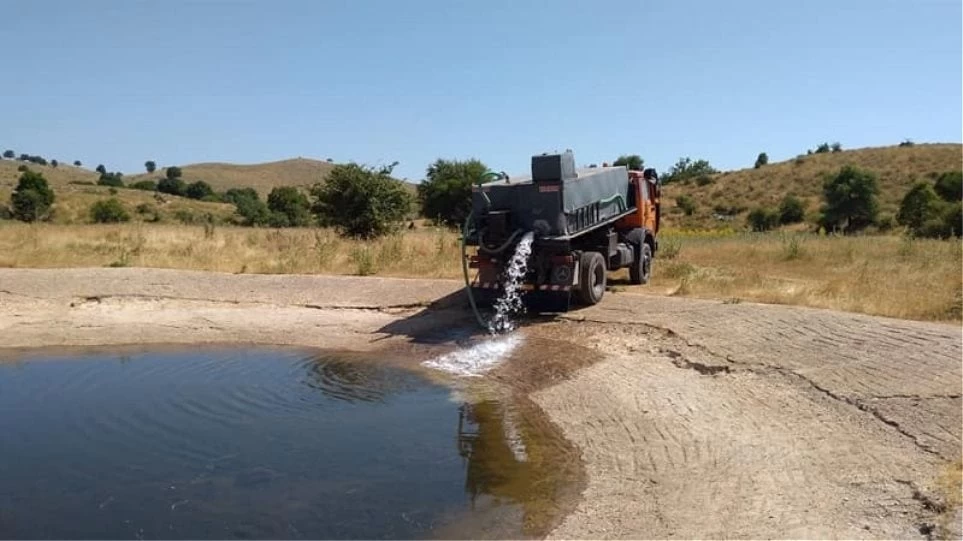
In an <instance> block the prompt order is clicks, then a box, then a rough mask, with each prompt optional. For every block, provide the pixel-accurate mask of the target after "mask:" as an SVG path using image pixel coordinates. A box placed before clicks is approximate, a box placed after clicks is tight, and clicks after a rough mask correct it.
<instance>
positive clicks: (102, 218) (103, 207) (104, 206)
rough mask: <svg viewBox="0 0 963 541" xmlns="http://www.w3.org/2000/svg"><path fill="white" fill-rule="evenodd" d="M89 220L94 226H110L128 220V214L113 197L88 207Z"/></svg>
mask: <svg viewBox="0 0 963 541" xmlns="http://www.w3.org/2000/svg"><path fill="white" fill-rule="evenodd" d="M90 220H91V221H92V222H94V223H95V224H110V223H118V222H126V221H129V220H130V214H128V213H127V209H125V208H124V205H123V204H121V202H120V201H118V200H117V198H115V197H111V198H110V199H102V200H100V201H97V202H96V203H94V204H93V205H91V206H90Z"/></svg>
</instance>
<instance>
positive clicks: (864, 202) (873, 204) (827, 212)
mask: <svg viewBox="0 0 963 541" xmlns="http://www.w3.org/2000/svg"><path fill="white" fill-rule="evenodd" d="M878 195H879V185H878V182H877V180H876V175H875V174H874V173H872V172H871V171H865V170H862V169H858V168H856V167H853V166H850V165H847V166H846V167H843V168H842V169H840V171H839V173H837V174H836V175H835V176H833V177H831V178H828V179H826V180H825V181H824V182H823V198H824V199H825V204H824V205H823V216H822V220H821V222H822V226H823V227H825V228H826V229H827V230H837V229H838V230H841V231H843V232H844V233H852V232H855V231H860V230H862V229H864V228H866V227H867V226H870V225H872V224H873V223H875V222H876V216H877V215H878V214H879V203H878V202H877V200H876V197H877V196H878Z"/></svg>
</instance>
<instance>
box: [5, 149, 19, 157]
mask: <svg viewBox="0 0 963 541" xmlns="http://www.w3.org/2000/svg"><path fill="white" fill-rule="evenodd" d="M16 155H17V154H16V153H15V152H14V151H12V150H9V149H8V150H4V151H3V157H4V158H6V159H8V160H12V159H13V158H14V156H16Z"/></svg>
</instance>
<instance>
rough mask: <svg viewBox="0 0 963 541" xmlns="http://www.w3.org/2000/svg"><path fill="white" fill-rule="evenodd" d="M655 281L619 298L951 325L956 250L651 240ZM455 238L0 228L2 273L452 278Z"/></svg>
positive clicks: (791, 239) (790, 238) (782, 237)
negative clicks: (110, 270) (129, 269)
mask: <svg viewBox="0 0 963 541" xmlns="http://www.w3.org/2000/svg"><path fill="white" fill-rule="evenodd" d="M660 243H661V244H660V253H659V256H658V257H657V258H656V262H655V266H654V270H653V280H652V283H651V284H650V285H648V286H628V285H626V281H625V278H626V272H625V271H624V270H623V271H619V272H618V273H615V274H613V283H614V284H616V287H617V289H619V290H629V291H639V292H643V291H644V292H650V293H661V294H670V295H690V296H694V297H703V298H714V299H720V300H724V301H725V302H731V303H737V302H741V301H756V302H765V303H778V304H791V305H801V306H812V307H819V308H832V309H837V310H845V311H851V312H862V313H866V314H875V315H883V316H891V317H898V318H906V319H917V320H936V321H960V319H961V313H960V310H961V303H963V274H961V257H963V250H961V244H960V242H959V241H939V240H923V239H920V240H913V239H908V238H901V237H895V236H891V237H882V236H873V237H870V236H866V237H832V236H828V237H826V236H824V237H820V236H815V235H791V234H723V233H716V234H708V233H699V234H683V233H674V234H673V233H671V232H670V233H667V234H664V235H662V237H661V239H660ZM460 253H461V252H460V244H459V238H458V235H457V234H456V233H454V232H451V231H447V230H436V229H432V228H421V229H417V230H414V231H406V232H405V233H403V234H399V235H396V236H392V237H388V238H384V239H380V240H377V241H373V242H363V241H356V240H348V239H343V238H341V237H339V236H337V235H336V234H334V232H332V231H330V230H325V229H282V230H272V229H250V228H241V227H224V226H219V225H216V226H210V225H208V226H202V225H197V226H189V225H168V224H141V223H132V224H122V225H68V226H58V225H50V224H33V225H28V224H22V223H18V222H12V221H5V222H0V267H86V266H95V267H102V266H110V265H115V266H142V267H160V268H175V269H195V270H209V271H219V272H231V273H298V274H302V273H303V274H311V273H329V274H361V275H377V276H401V277H425V278H456V279H457V278H460V277H461V262H460Z"/></svg>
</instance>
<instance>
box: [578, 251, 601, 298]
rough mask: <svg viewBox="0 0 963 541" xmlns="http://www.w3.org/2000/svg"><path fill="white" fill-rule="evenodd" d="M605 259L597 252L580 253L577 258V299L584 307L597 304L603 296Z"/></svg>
mask: <svg viewBox="0 0 963 541" xmlns="http://www.w3.org/2000/svg"><path fill="white" fill-rule="evenodd" d="M605 272H606V271H605V259H603V258H602V254H600V253H598V252H582V256H581V257H580V258H579V287H578V297H579V300H580V301H582V303H584V304H586V305H589V306H591V305H593V304H597V303H598V302H599V301H600V300H602V295H604V294H605Z"/></svg>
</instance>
